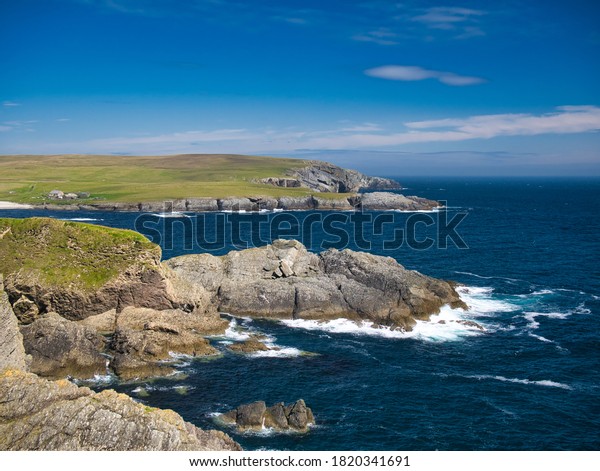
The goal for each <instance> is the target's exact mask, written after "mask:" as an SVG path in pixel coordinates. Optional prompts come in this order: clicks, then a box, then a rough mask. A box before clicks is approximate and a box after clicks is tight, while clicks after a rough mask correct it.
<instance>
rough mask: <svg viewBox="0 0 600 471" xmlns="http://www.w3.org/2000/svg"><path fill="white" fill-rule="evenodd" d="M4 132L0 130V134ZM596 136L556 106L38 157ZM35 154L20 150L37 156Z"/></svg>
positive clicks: (219, 134)
mask: <svg viewBox="0 0 600 471" xmlns="http://www.w3.org/2000/svg"><path fill="white" fill-rule="evenodd" d="M6 127H8V126H0V131H7V130H9V129H3V128H6ZM598 130H600V107H597V106H561V107H557V108H556V109H555V110H554V111H553V112H551V113H544V114H538V115H534V114H531V113H505V114H489V115H475V116H469V117H461V118H447V119H435V120H424V121H410V122H405V123H404V125H403V126H402V127H401V128H398V129H394V130H390V129H386V128H384V127H383V126H381V125H378V124H375V123H361V124H356V125H352V124H350V123H340V125H339V126H338V127H336V128H332V129H320V130H303V129H298V128H282V129H276V128H263V129H254V130H250V129H216V130H194V131H186V132H176V133H170V134H157V135H143V136H124V137H114V138H106V139H94V140H90V141H79V142H63V143H59V142H55V143H49V142H46V141H45V142H43V143H40V146H43V152H46V153H48V152H53V153H86V152H88V153H130V154H173V153H187V152H197V153H240V154H270V153H271V154H273V153H282V152H285V153H289V152H294V151H298V150H300V149H319V150H341V149H356V150H358V149H388V150H391V149H402V146H403V145H406V144H415V143H434V142H460V141H468V140H474V139H491V138H494V137H500V136H533V135H541V134H576V133H585V132H594V131H598ZM40 150H41V149H38V150H36V149H33V148H28V149H20V150H19V152H21V153H22V152H36V151H37V152H39V151H40Z"/></svg>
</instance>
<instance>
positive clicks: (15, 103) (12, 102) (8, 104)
mask: <svg viewBox="0 0 600 471" xmlns="http://www.w3.org/2000/svg"><path fill="white" fill-rule="evenodd" d="M2 106H6V107H11V106H21V103H17V102H14V101H4V102H2Z"/></svg>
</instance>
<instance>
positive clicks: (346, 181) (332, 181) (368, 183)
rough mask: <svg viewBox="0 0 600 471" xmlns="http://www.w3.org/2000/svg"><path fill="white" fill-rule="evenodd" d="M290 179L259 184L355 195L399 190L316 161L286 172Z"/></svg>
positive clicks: (271, 179) (387, 182)
mask: <svg viewBox="0 0 600 471" xmlns="http://www.w3.org/2000/svg"><path fill="white" fill-rule="evenodd" d="M288 174H289V175H290V177H292V178H274V177H269V178H263V179H261V180H260V182H261V183H266V184H269V185H275V186H279V187H284V188H295V187H305V188H310V189H311V190H313V191H318V192H324V193H356V192H358V191H361V190H391V189H398V188H400V184H399V183H398V182H396V181H394V180H390V179H388V178H381V177H370V176H367V175H364V174H363V173H360V172H357V171H356V170H348V169H345V168H341V167H338V166H337V165H333V164H330V163H328V162H321V161H318V160H313V161H309V165H307V166H306V167H302V168H297V169H292V170H289V171H288Z"/></svg>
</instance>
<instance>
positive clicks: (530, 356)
mask: <svg viewBox="0 0 600 471" xmlns="http://www.w3.org/2000/svg"><path fill="white" fill-rule="evenodd" d="M399 181H400V182H401V183H402V184H403V185H404V186H405V187H407V188H408V189H407V190H405V192H406V194H415V195H418V196H423V197H426V198H430V199H436V200H443V201H445V202H446V203H445V204H446V206H447V209H446V210H445V211H442V212H438V213H435V212H434V213H421V214H416V213H410V214H409V213H398V212H385V213H371V214H370V215H369V217H370V218H371V220H370V221H367V222H366V223H364V224H363V226H364V227H363V229H364V230H363V231H359V232H357V230H356V222H355V221H353V220H351V219H350V216H351V213H335V214H336V216H332V214H334V213H329V212H327V213H319V212H315V211H306V212H295V213H277V212H276V213H263V214H245V215H244V214H243V215H238V214H231V215H226V214H225V215H224V214H223V213H221V214H220V216H219V215H216V214H211V215H201V216H200V217H195V216H193V215H190V216H192V217H191V218H186V217H164V216H165V215H159V217H157V216H151V217H147V218H146V219H145V220H144V221H143V225H144V227H142V225H141V223H140V220H139V219H138V221H137V223H136V219H137V218H139V216H140V215H139V214H134V213H113V212H52V211H42V210H0V216H2V217H28V216H49V217H55V218H61V219H71V220H83V221H88V222H91V223H97V224H103V225H108V226H114V227H122V228H130V229H133V228H136V227H137V228H138V229H140V230H141V231H142V232H144V231H146V233H147V235H150V236H154V237H158V238H160V243H161V245H162V246H163V254H164V258H170V257H172V256H176V255H181V254H184V253H191V252H199V251H202V250H210V251H211V253H215V254H221V253H226V252H227V251H229V250H231V249H234V248H240V246H242V247H243V246H245V245H248V241H250V243H251V242H252V241H253V240H254V241H255V242H256V241H264V242H268V241H269V239H270V238H273V237H281V236H283V237H286V236H289V234H292V233H294V231H296V233H297V237H299V238H300V239H301V241H303V242H305V243H306V244H307V246H308V247H309V248H310V249H311V250H313V251H319V250H323V249H324V248H327V247H330V246H333V247H337V248H345V247H348V248H358V247H364V244H365V242H366V243H370V246H369V247H368V248H367V249H368V250H369V251H370V252H372V253H374V254H378V255H385V256H390V257H393V258H395V259H396V260H398V262H399V263H401V264H402V265H404V266H405V267H407V268H410V269H415V270H418V271H420V272H422V273H424V274H427V275H430V276H434V277H439V278H444V279H450V280H454V281H456V282H457V283H458V284H459V285H460V287H459V288H458V289H459V291H460V293H461V296H462V298H463V300H465V302H466V303H467V304H468V305H469V306H470V309H469V310H468V311H462V310H452V309H450V308H444V309H443V310H442V312H441V313H440V315H439V316H436V317H434V318H433V321H432V322H420V323H419V324H418V325H417V327H416V328H415V330H414V331H413V332H411V333H401V332H392V331H389V330H386V329H374V328H371V327H370V326H368V325H361V326H358V325H355V324H353V323H350V322H346V321H332V322H329V323H327V324H318V323H315V322H308V321H293V322H292V321H288V322H276V321H267V320H251V319H243V318H238V319H236V318H230V328H229V329H228V331H227V333H226V334H225V335H224V336H221V337H215V338H212V339H211V342H212V343H213V344H214V345H215V346H217V348H219V349H220V350H222V352H223V354H222V355H221V356H219V357H215V358H212V359H210V360H206V359H204V360H200V359H193V358H185V357H184V358H182V359H181V363H180V365H179V368H178V370H179V374H177V375H175V376H173V377H171V378H168V379H154V380H150V381H143V382H133V383H119V382H118V381H117V380H116V379H115V378H113V377H111V376H106V377H101V378H96V379H95V380H94V381H92V382H89V383H87V384H88V385H90V386H92V387H93V388H94V389H96V390H99V389H104V388H114V389H117V390H118V391H121V392H125V393H127V394H130V395H131V396H132V397H134V398H136V399H137V400H139V401H141V402H143V403H145V404H147V405H149V406H155V407H161V408H170V409H173V410H175V411H177V412H178V413H180V414H181V415H182V416H183V417H184V418H185V419H186V420H188V421H190V422H192V423H194V424H196V425H198V426H199V427H201V428H222V427H221V426H220V425H219V424H218V422H216V421H215V414H217V413H219V412H224V411H227V410H229V409H232V408H235V407H236V406H238V405H240V404H244V403H248V402H252V401H257V400H264V401H265V402H266V403H267V405H271V404H274V403H276V402H280V401H283V402H286V403H289V402H292V401H295V400H297V399H299V398H303V399H304V400H305V401H306V403H307V404H308V405H309V406H310V407H311V408H312V409H313V412H314V414H315V417H316V421H317V425H316V426H315V427H313V428H312V429H311V430H310V431H309V432H308V433H306V434H292V433H289V434H277V433H274V432H272V431H270V430H263V431H260V432H254V433H244V434H240V433H237V432H236V431H235V430H231V429H228V428H226V427H225V428H222V429H223V430H224V431H226V432H228V433H230V434H231V435H232V436H233V438H234V439H235V440H237V441H239V442H240V444H241V445H242V446H243V447H244V448H246V449H249V450H258V449H268V450H272V449H274V450H598V449H600V327H599V316H600V210H599V209H598V203H599V202H600V180H599V179H566V178H565V179H557V178H554V179H545V178H518V179H517V178H513V179H502V178H493V179H483V178H478V179H475V178H471V179H459V178H454V179H450V178H399ZM290 216H291V217H290ZM455 216H456V218H457V219H453V217H455ZM236 217H237V218H238V222H239V224H240V227H242V229H240V231H238V232H236V233H235V234H234V237H230V235H231V234H230V232H231V231H230V226H224V225H223V224H222V223H223V221H225V222H231V221H234V219H235V218H236ZM327 217H329V218H330V219H329V220H328V221H325V219H326V218H327ZM378 217H379V218H380V219H377V218H378ZM442 217H443V219H440V218H442ZM199 218H200V222H201V224H199V222H198V221H199ZM219 218H222V219H219ZM223 218H225V219H223ZM228 218H229V219H228ZM307 218H312V219H310V221H311V222H312V221H316V222H315V223H314V224H313V223H311V224H305V222H306V221H307ZM411 218H412V219H411ZM183 220H190V221H192V222H193V224H192V225H191V226H190V223H189V222H181V221H183ZM274 220H275V222H277V224H276V225H275V226H276V227H275V229H276V230H274V223H273V221H274ZM161 221H163V222H161ZM164 221H167V222H164ZM178 221H179V222H178ZM240 221H241V222H240ZM253 221H254V223H253ZM286 221H287V223H286ZM294 221H296V222H294ZM374 221H379V222H374ZM444 221H445V222H444ZM449 221H450V222H449ZM452 221H454V223H455V224H456V225H455V226H452ZM234 222H235V221H234ZM259 223H260V224H259ZM236 224H237V223H236ZM286 224H288V226H286ZM373 224H375V226H373ZM200 226H201V228H202V231H200V230H199V227H200ZM442 226H444V227H446V230H445V231H444V230H441V229H440V228H441V227H442ZM190 227H192V229H193V230H191V229H190ZM449 227H450V229H451V230H448V228H449ZM301 228H309V230H298V229H301ZM442 229H443V227H442ZM400 230H402V231H403V232H400ZM200 232H201V233H202V234H206V235H207V237H201V236H199V235H198V234H199V233H200ZM220 235H222V236H224V237H223V239H222V241H221V239H220ZM448 235H450V237H448ZM237 236H239V237H237ZM253 237H254V239H253ZM402 237H403V238H404V239H403V242H404V243H402V244H400V242H401V241H402ZM158 241H159V240H157V242H158ZM384 242H387V244H385V243H384ZM461 319H462V320H472V321H475V322H477V323H479V324H481V325H482V326H483V327H485V331H483V332H482V331H479V330H478V329H474V328H470V327H469V326H466V325H464V324H459V323H456V322H450V321H451V320H461ZM439 320H445V321H446V322H445V323H439V322H437V321H439ZM249 332H259V333H263V334H264V335H266V336H267V339H268V341H269V342H270V343H272V344H274V345H277V346H280V347H281V350H279V351H276V352H273V351H272V352H267V353H266V354H265V353H264V352H262V353H259V354H254V355H247V356H244V355H239V354H234V353H232V352H229V351H227V350H226V348H225V347H226V345H227V344H228V343H229V342H232V341H235V340H236V339H241V338H244V337H245V336H247V335H248V333H249Z"/></svg>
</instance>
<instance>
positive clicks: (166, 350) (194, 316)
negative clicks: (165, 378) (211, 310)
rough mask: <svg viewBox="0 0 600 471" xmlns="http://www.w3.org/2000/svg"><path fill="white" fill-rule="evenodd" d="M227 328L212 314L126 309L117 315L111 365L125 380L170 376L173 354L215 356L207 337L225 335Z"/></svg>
mask: <svg viewBox="0 0 600 471" xmlns="http://www.w3.org/2000/svg"><path fill="white" fill-rule="evenodd" d="M227 325H228V322H227V321H225V320H223V319H220V318H219V317H217V316H212V315H201V314H198V313H187V312H184V311H180V310H165V311H155V310H153V309H147V308H134V307H127V308H125V309H124V310H123V311H122V312H121V313H119V314H118V315H117V319H116V329H115V333H114V335H113V337H112V340H111V343H110V353H111V355H112V356H113V358H112V360H111V362H110V366H111V368H112V369H113V370H114V371H115V373H117V374H118V375H119V377H121V378H122V379H131V378H143V377H147V376H155V375H164V374H168V373H169V372H170V371H172V370H171V368H170V366H169V362H170V361H173V358H172V355H171V354H172V353H176V354H184V355H191V356H207V355H216V354H217V353H218V351H217V350H216V349H215V348H214V347H212V346H211V345H210V343H209V341H208V340H207V339H206V338H205V336H207V335H212V334H220V333H223V332H224V331H225V329H226V328H227Z"/></svg>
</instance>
